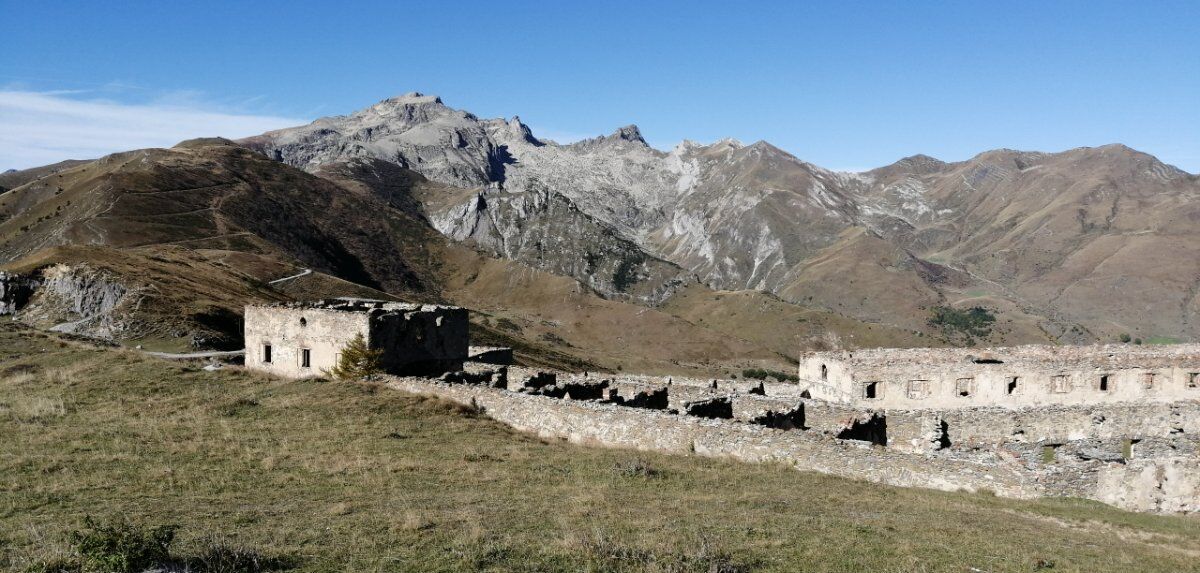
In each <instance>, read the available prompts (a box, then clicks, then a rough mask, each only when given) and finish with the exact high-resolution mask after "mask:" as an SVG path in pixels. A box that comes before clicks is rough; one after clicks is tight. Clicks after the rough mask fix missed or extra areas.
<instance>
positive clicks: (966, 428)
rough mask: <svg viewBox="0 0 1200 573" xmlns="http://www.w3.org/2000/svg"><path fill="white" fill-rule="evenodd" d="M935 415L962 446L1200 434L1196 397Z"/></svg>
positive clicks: (989, 409) (1198, 409) (956, 442)
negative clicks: (1188, 400)
mask: <svg viewBox="0 0 1200 573" xmlns="http://www.w3.org/2000/svg"><path fill="white" fill-rule="evenodd" d="M897 414H899V413H898V412H890V411H889V415H897ZM917 414H919V413H918V412H913V413H912V415H917ZM931 415H932V414H931ZM937 416H938V417H940V418H941V419H942V420H943V421H945V422H946V426H947V432H948V434H949V439H950V441H951V442H952V443H953V444H954V445H955V446H961V447H977V446H982V445H987V444H1003V443H1009V442H1016V443H1041V442H1056V443H1061V442H1067V441H1071V440H1082V439H1093V438H1096V439H1124V438H1134V439H1144V438H1151V437H1168V436H1172V435H1178V434H1189V435H1196V434H1200V402H1178V403H1175V404H1160V403H1152V404H1112V405H1104V406H1056V407H1049V408H1037V409H1022V410H1009V409H1005V408H975V409H970V410H947V411H944V412H940V413H937Z"/></svg>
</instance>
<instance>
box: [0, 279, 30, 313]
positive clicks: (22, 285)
mask: <svg viewBox="0 0 1200 573" xmlns="http://www.w3.org/2000/svg"><path fill="white" fill-rule="evenodd" d="M37 285H38V282H37V280H36V279H34V278H33V277H29V276H25V275H20V274H16V273H8V272H4V271H0V315H5V314H9V315H11V314H16V313H17V311H18V310H20V309H21V308H22V307H24V306H25V304H26V303H28V302H29V298H30V297H31V296H33V291H34V289H36V288H37Z"/></svg>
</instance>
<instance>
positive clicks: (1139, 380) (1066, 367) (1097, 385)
mask: <svg viewBox="0 0 1200 573" xmlns="http://www.w3.org/2000/svg"><path fill="white" fill-rule="evenodd" d="M799 375H800V378H801V380H802V383H801V385H802V386H803V387H804V388H805V389H806V390H808V392H809V394H810V395H812V396H813V397H816V398H821V399H824V400H829V401H833V402H840V403H846V404H853V405H857V406H862V407H868V408H877V409H938V410H948V409H960V408H978V407H981V406H1001V407H1008V408H1026V407H1043V406H1058V405H1092V404H1097V405H1102V404H1119V403H1134V402H1136V403H1149V402H1157V403H1171V402H1175V401H1179V400H1196V399H1200V345H1194V344H1188V345H1171V346H1159V347H1142V346H1130V345H1105V346H1065V347H1064V346H1021V347H1013V348H993V349H945V348H918V349H874V350H859V351H854V352H821V353H812V354H809V355H806V356H804V357H803V358H802V360H801V364H800V367H799Z"/></svg>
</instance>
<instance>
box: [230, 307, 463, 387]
mask: <svg viewBox="0 0 1200 573" xmlns="http://www.w3.org/2000/svg"><path fill="white" fill-rule="evenodd" d="M245 316H246V319H245V320H246V322H245V341H246V367H247V368H250V369H252V370H258V371H261V372H268V373H271V374H278V375H281V376H289V377H294V378H304V377H310V376H322V375H323V374H324V373H325V372H326V371H328V370H329V369H330V368H332V367H333V366H334V365H335V364H337V362H338V360H339V359H340V354H341V351H342V349H343V348H345V347H346V345H347V344H349V343H350V341H351V340H352V339H354V338H355V336H358V335H362V336H363V338H364V339H365V341H366V342H367V344H368V346H370V347H371V348H375V349H379V350H381V351H382V355H381V359H382V362H383V367H384V368H385V369H386V370H387V371H388V372H392V373H397V374H439V373H442V372H446V371H450V370H458V369H461V368H462V366H463V362H464V361H466V359H467V355H468V345H467V343H468V335H467V311H466V309H462V308H457V307H450V306H439V305H430V304H409V303H399V302H384V301H375V300H361V299H348V298H341V299H331V300H322V301H316V302H308V303H286V304H275V305H251V306H247V307H246V314H245Z"/></svg>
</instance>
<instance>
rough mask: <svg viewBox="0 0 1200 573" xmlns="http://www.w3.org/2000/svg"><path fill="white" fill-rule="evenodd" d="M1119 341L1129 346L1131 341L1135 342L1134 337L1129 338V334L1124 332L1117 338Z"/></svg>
mask: <svg viewBox="0 0 1200 573" xmlns="http://www.w3.org/2000/svg"><path fill="white" fill-rule="evenodd" d="M1117 340H1120V341H1121V343H1122V344H1129V341H1130V340H1133V337H1132V336H1129V333H1128V332H1122V333H1121V336H1118V337H1117Z"/></svg>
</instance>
